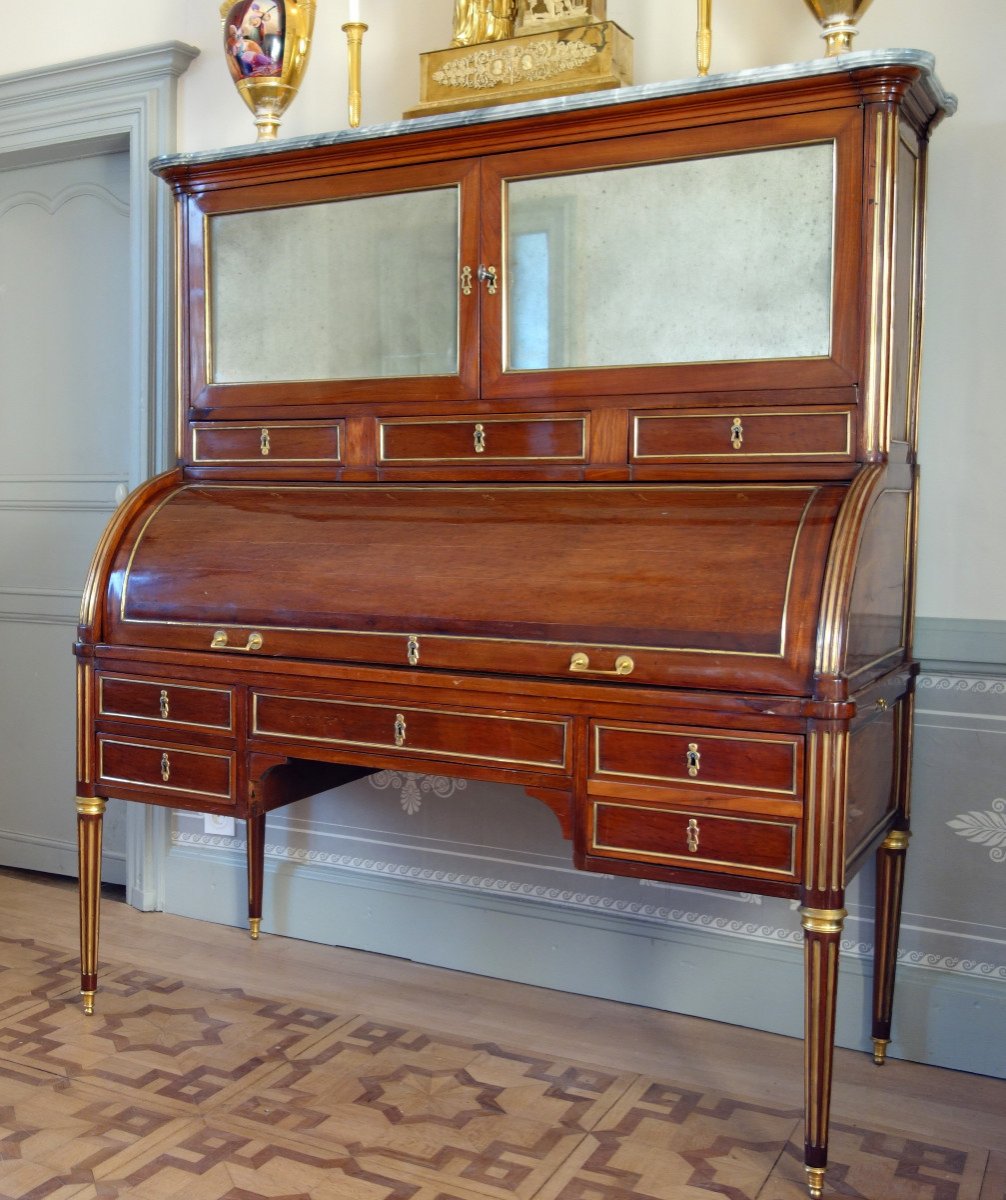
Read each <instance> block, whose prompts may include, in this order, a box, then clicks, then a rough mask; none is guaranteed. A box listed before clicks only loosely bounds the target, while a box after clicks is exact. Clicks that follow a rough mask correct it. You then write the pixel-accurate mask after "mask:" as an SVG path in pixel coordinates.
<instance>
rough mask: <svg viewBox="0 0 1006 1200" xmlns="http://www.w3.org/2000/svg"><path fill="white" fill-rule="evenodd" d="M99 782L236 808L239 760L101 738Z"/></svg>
mask: <svg viewBox="0 0 1006 1200" xmlns="http://www.w3.org/2000/svg"><path fill="white" fill-rule="evenodd" d="M98 782H99V784H110V785H115V784H119V785H120V786H121V787H124V788H141V789H143V790H144V791H148V790H149V791H151V792H157V793H165V794H170V795H171V796H173V797H174V796H179V795H181V796H185V797H189V798H191V799H194V800H213V801H214V802H216V803H217V804H220V803H232V804H233V803H234V800H235V757H234V755H233V754H231V753H228V752H227V751H225V750H219V751H213V750H197V749H194V748H193V749H188V748H186V747H183V746H175V745H172V744H171V743H168V742H161V743H157V742H141V741H138V740H134V739H131V738H130V739H127V738H116V737H110V736H108V735H99V737H98Z"/></svg>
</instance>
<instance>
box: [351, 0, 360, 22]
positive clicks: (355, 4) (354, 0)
mask: <svg viewBox="0 0 1006 1200" xmlns="http://www.w3.org/2000/svg"><path fill="white" fill-rule="evenodd" d="M362 20H363V18H362V17H361V16H360V0H349V21H350V24H354V23H355V24H359V23H360V22H361V21H362Z"/></svg>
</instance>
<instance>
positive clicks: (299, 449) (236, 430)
mask: <svg viewBox="0 0 1006 1200" xmlns="http://www.w3.org/2000/svg"><path fill="white" fill-rule="evenodd" d="M192 461H193V463H194V464H195V465H196V466H200V465H206V466H214V465H215V466H226V465H228V464H230V463H302V464H308V463H339V462H341V461H342V422H341V421H282V422H277V423H275V424H273V425H254V424H233V423H227V424H224V423H216V422H209V421H207V422H200V423H196V424H194V425H193V426H192Z"/></svg>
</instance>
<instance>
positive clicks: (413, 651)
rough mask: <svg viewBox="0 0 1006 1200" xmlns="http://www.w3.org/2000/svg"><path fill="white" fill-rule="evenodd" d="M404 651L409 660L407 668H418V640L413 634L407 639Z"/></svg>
mask: <svg viewBox="0 0 1006 1200" xmlns="http://www.w3.org/2000/svg"><path fill="white" fill-rule="evenodd" d="M405 649H406V654H407V655H408V659H409V666H410V667H417V666H419V638H418V637H417V636H416V635H415V634H413V635H412V637H410V638H409V640H408V642H407V643H406V647H405Z"/></svg>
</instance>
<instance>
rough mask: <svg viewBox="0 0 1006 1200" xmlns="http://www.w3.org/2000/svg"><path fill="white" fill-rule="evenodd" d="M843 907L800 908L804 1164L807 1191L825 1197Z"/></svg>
mask: <svg viewBox="0 0 1006 1200" xmlns="http://www.w3.org/2000/svg"><path fill="white" fill-rule="evenodd" d="M845 916H846V912H845V909H844V908H801V909H800V920H801V922H802V924H803V938H804V976H805V982H804V1037H803V1053H804V1112H805V1120H806V1127H805V1141H804V1164H805V1169H806V1172H807V1190H808V1191H809V1193H810V1195H811V1196H812V1197H815V1200H816V1198H817V1197H820V1196H823V1195H824V1174H825V1169H826V1168H827V1165H828V1118H829V1116H830V1112H831V1071H832V1063H833V1061H834V1057H835V1007H836V999H837V996H838V952H839V946H840V943H841V935H842V927H843V925H844V924H845Z"/></svg>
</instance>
